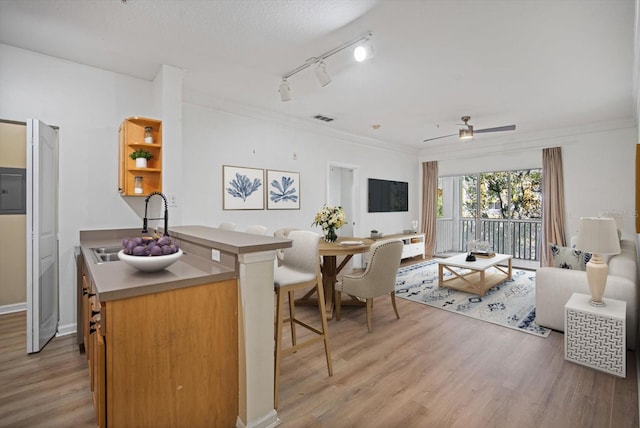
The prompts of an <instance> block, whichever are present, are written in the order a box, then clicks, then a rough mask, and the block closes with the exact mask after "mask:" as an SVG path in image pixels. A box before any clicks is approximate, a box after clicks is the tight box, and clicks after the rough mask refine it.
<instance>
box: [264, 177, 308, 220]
mask: <svg viewBox="0 0 640 428" xmlns="http://www.w3.org/2000/svg"><path fill="white" fill-rule="evenodd" d="M267 190H268V192H267V209H269V210H299V209H300V173H298V172H290V171H277V170H273V169H268V170H267Z"/></svg>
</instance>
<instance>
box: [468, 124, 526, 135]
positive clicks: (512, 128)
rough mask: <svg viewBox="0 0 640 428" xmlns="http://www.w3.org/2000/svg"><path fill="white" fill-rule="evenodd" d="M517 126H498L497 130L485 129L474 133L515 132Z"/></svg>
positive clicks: (476, 130)
mask: <svg viewBox="0 0 640 428" xmlns="http://www.w3.org/2000/svg"><path fill="white" fill-rule="evenodd" d="M515 130H516V126H515V125H507V126H498V127H496V128H485V129H475V130H474V131H473V132H474V133H478V134H480V133H483V132H499V131H515Z"/></svg>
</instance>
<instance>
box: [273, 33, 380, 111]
mask: <svg viewBox="0 0 640 428" xmlns="http://www.w3.org/2000/svg"><path fill="white" fill-rule="evenodd" d="M372 35H373V34H372V33H371V32H368V33H366V34H365V35H363V36H360V37H358V38H357V39H354V40H351V41H350V42H347V43H344V44H342V45H340V46H338V47H337V48H334V49H331V50H330V51H328V52H325V53H323V54H322V55H319V56H317V57H313V58H310V59H308V60H307V61H306V62H305V63H304V64H302V65H301V66H299V67H296V68H294V69H293V70H291V71H289V72H288V73H285V74H283V75H282V82H281V83H280V90H279V92H280V100H281V101H283V102H284V101H289V100H290V99H291V88H289V81H288V79H289V78H290V77H291V76H293V75H294V74H298V73H300V72H301V71H302V70H305V69H307V68H309V67H311V66H313V65H314V64H315V65H316V68H315V74H316V78H317V79H318V82H319V83H320V85H322V86H323V87H324V86H327V85H328V84H329V83H331V76H329V74H328V73H327V70H326V66H325V63H324V60H325V59H327V58H329V57H330V56H333V55H335V54H337V53H338V52H340V51H343V50H345V49H347V48H349V47H351V46H353V45H356V44H357V45H358V46H357V47H356V49H355V50H354V58H355V59H356V61H358V62H362V61H364V60H366V59H369V58H371V57H372V56H373V46H371V36H372Z"/></svg>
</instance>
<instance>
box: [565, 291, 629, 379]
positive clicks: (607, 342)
mask: <svg viewBox="0 0 640 428" xmlns="http://www.w3.org/2000/svg"><path fill="white" fill-rule="evenodd" d="M604 301H605V306H600V307H598V306H593V305H591V303H590V302H591V296H589V295H586V294H580V293H573V295H572V296H571V298H570V299H569V301H568V302H567V304H566V305H565V307H564V310H565V312H564V358H565V359H566V360H568V361H572V362H574V363H578V364H582V365H585V366H587V367H591V368H594V369H597V370H601V371H603V372H606V373H609V374H612V375H615V376H620V377H626V375H627V339H626V338H627V333H626V323H625V317H626V311H627V302H623V301H620V300H614V299H604Z"/></svg>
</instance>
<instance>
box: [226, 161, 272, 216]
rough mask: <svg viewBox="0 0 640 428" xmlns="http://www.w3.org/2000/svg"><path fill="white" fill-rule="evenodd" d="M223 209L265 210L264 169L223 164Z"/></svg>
mask: <svg viewBox="0 0 640 428" xmlns="http://www.w3.org/2000/svg"><path fill="white" fill-rule="evenodd" d="M222 209H225V210H263V209H264V170H263V169H258V168H244V167H239V166H229V165H223V166H222Z"/></svg>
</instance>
